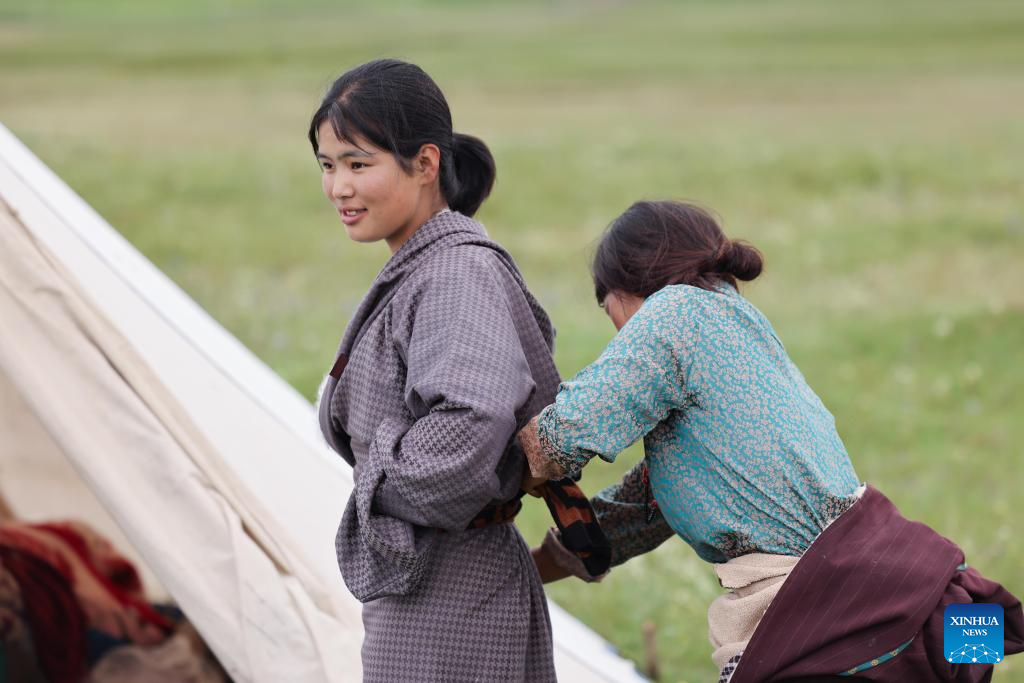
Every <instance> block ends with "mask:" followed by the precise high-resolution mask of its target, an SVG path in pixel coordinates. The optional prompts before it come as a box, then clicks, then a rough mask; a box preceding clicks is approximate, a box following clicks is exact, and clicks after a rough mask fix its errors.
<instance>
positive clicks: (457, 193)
mask: <svg viewBox="0 0 1024 683" xmlns="http://www.w3.org/2000/svg"><path fill="white" fill-rule="evenodd" d="M324 121H330V122H331V126H332V127H333V128H334V134H335V135H337V136H338V139H340V140H346V141H348V142H351V143H353V144H354V143H355V138H356V137H361V138H363V139H365V140H367V141H369V142H370V143H372V144H373V145H374V146H376V147H379V148H381V149H383V150H387V151H388V152H391V154H392V155H394V157H395V159H396V160H397V161H398V163H399V165H400V166H401V167H402V168H403V169H404V170H405V171H406V173H409V172H411V170H412V164H411V163H410V160H411V159H412V158H413V157H414V156H416V154H417V153H418V152H419V151H420V148H421V147H422V146H423V145H425V144H427V143H432V144H435V145H437V147H438V149H440V150H441V162H440V166H441V168H440V183H441V194H442V195H443V196H444V199H445V201H446V202H448V206H449V207H450V208H451V209H452V210H454V211H459V212H460V213H463V214H465V215H467V216H472V215H473V214H474V213H476V210H477V209H478V208H480V205H481V204H482V203H483V201H484V200H485V199H486V198H487V195H489V194H490V193H491V187H493V186H494V176H495V167H494V157H493V156H491V151H490V150H489V149H487V145H485V144H484V143H483V141H482V140H480V139H479V138H475V137H473V136H471V135H463V134H461V133H454V132H453V131H452V114H451V111H450V110H449V109H448V102H447V101H446V100H445V98H444V94H443V93H442V92H441V89H440V88H438V87H437V84H436V83H434V81H433V80H432V79H431V78H430V76H428V75H427V74H426V72H424V71H423V69H421V68H419V67H418V66H416V65H415V64H409V63H408V62H403V61H400V60H397V59H377V60H374V61H372V62H367V63H366V64H361V65H360V66H357V67H355V68H354V69H350V70H349V71H346V72H345V73H344V74H342V75H341V77H339V78H338V80H336V81H334V84H333V85H331V87H330V89H328V91H327V94H326V95H324V99H323V102H321V103H320V107H319V108H318V109H317V110H316V113H315V114H313V120H312V121H311V122H310V124H309V142H310V144H311V145H313V152H314V153H316V152H317V151H319V144H318V141H317V132H318V131H319V130H320V126H321V125H322V124H323V123H324Z"/></svg>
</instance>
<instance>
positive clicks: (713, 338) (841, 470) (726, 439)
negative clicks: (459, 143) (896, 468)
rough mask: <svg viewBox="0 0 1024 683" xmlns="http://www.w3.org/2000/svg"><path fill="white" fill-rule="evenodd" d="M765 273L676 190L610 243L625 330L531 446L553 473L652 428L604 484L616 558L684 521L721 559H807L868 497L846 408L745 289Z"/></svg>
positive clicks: (753, 255)
mask: <svg viewBox="0 0 1024 683" xmlns="http://www.w3.org/2000/svg"><path fill="white" fill-rule="evenodd" d="M760 271H761V256H760V254H759V253H758V252H757V251H756V250H755V249H754V248H753V247H751V246H749V245H747V244H744V243H742V242H734V241H730V240H728V239H727V238H726V237H725V236H724V235H723V234H722V231H721V229H720V228H719V227H718V225H717V224H716V223H715V220H714V219H713V218H712V217H711V216H710V215H708V214H707V213H706V212H704V211H702V210H701V209H699V208H697V207H695V206H691V205H686V204H680V203H674V202H640V203H637V204H635V205H633V206H632V207H630V209H629V210H627V211H626V212H625V213H624V214H623V215H622V216H621V217H619V218H618V219H617V220H616V221H615V222H614V223H613V224H612V225H611V227H610V228H609V229H608V231H607V233H606V234H605V236H604V238H603V240H602V242H601V244H600V246H599V247H598V250H597V254H596V256H595V258H594V265H593V275H594V282H595V289H596V294H597V299H598V302H599V303H600V304H601V306H602V307H603V308H604V309H605V311H606V313H607V314H608V315H609V316H610V317H611V318H612V321H613V323H614V324H615V326H616V328H617V329H618V330H619V333H618V334H617V335H616V336H615V338H614V339H613V340H612V341H611V343H610V344H609V345H608V347H607V348H606V349H605V351H604V353H602V354H601V356H600V358H598V359H597V360H596V361H594V362H593V363H592V364H590V365H589V366H587V367H586V368H584V369H583V370H582V371H580V372H579V374H577V375H576V376H575V377H574V378H573V379H572V380H570V381H567V382H565V383H563V384H562V386H561V387H560V390H559V392H558V397H557V399H556V401H555V403H554V404H553V405H550V406H548V407H547V408H546V409H545V410H544V411H543V412H542V413H541V414H540V415H539V416H538V419H537V421H536V422H535V423H533V428H534V429H535V430H536V431H535V439H536V442H537V443H536V446H537V447H534V448H530V449H528V452H529V453H530V454H531V456H532V460H531V464H532V465H533V466H534V468H535V474H537V475H540V476H543V477H544V478H545V479H546V478H548V477H553V476H558V475H561V474H563V473H566V472H568V473H574V472H578V471H579V470H580V469H581V468H582V467H583V466H584V465H586V464H587V463H588V462H589V461H590V460H591V459H592V458H593V457H595V456H597V457H599V458H601V459H602V460H606V461H608V462H613V461H614V460H615V458H616V456H617V455H618V454H619V452H620V451H622V450H624V449H625V448H626V447H627V446H629V445H630V444H632V443H633V442H634V441H637V440H639V439H640V438H641V437H642V438H643V440H644V451H645V453H646V457H645V458H644V461H643V463H642V464H641V465H640V467H639V468H636V469H635V471H633V472H630V474H629V475H627V477H626V479H625V481H624V482H623V484H620V485H619V486H617V487H612V488H611V489H608V490H605V491H603V492H601V493H600V494H598V496H597V501H598V502H599V503H600V510H599V515H600V521H601V524H602V526H603V527H604V528H605V531H606V533H608V534H609V535H610V540H611V541H612V546H613V558H614V559H613V564H618V563H621V562H622V561H625V560H626V559H628V558H629V557H630V556H632V555H635V554H636V553H637V552H643V551H646V550H649V549H650V548H651V547H652V546H653V545H657V544H658V543H660V542H661V541H664V540H665V538H667V537H668V536H669V535H670V534H671V533H675V534H678V535H679V536H680V537H681V538H682V539H683V540H684V541H686V542H687V543H689V544H690V545H691V546H692V547H693V548H694V550H696V551H697V554H698V555H700V556H701V557H702V558H703V559H705V560H707V561H708V562H716V563H722V562H726V561H728V560H730V559H732V558H734V557H738V556H741V555H745V554H748V553H752V552H760V553H771V554H776V555H791V556H798V555H800V554H801V553H802V552H803V551H804V550H806V549H807V547H808V546H809V545H810V544H811V542H812V541H813V540H814V539H815V537H816V536H817V535H818V534H820V533H821V531H822V530H823V529H824V528H825V526H826V525H827V524H828V523H829V522H831V521H832V520H833V519H835V518H836V517H838V516H839V515H840V514H841V513H842V512H843V511H845V510H846V509H847V508H849V507H850V505H851V504H852V503H853V501H854V500H856V497H855V491H856V490H857V488H858V486H859V485H860V482H859V481H858V479H857V475H856V474H855V473H854V471H853V466H852V465H851V463H850V459H849V457H848V456H847V454H846V449H845V448H844V447H843V443H842V441H841V440H840V438H839V435H838V434H837V433H836V429H835V422H834V420H833V418H832V415H831V414H830V413H829V412H828V410H827V409H826V408H825V406H824V405H822V403H821V400H820V399H819V398H818V397H817V396H816V395H815V393H814V392H813V391H812V390H811V388H810V387H809V386H807V383H806V381H804V377H803V375H801V374H800V371H799V370H798V369H797V368H796V366H795V365H793V363H792V361H790V359H789V356H788V355H787V354H786V350H785V348H784V347H783V345H782V342H781V341H780V340H779V338H778V336H777V335H776V334H775V331H774V330H773V329H772V326H771V324H770V323H769V322H768V320H767V319H766V318H765V317H764V315H762V314H761V312H760V311H758V310H757V309H756V308H755V307H754V306H753V305H752V304H751V303H750V302H749V301H747V300H746V299H744V298H743V297H742V296H741V295H740V294H739V293H738V292H737V290H736V284H737V280H752V279H754V278H755V277H757V276H758V275H759V274H760ZM529 434H530V432H525V433H524V434H523V436H524V437H525V436H528V435H529ZM523 441H524V445H527V443H528V442H529V441H530V439H523ZM645 482H649V486H650V492H649V495H648V494H647V493H646V492H645V491H643V490H642V489H645V488H646V484H645ZM637 484H640V485H639V486H638V485H637ZM638 493H639V494H640V496H639V498H638V496H637V494H638ZM609 516H611V517H612V519H608V517H609ZM649 518H650V519H649ZM659 518H662V519H659Z"/></svg>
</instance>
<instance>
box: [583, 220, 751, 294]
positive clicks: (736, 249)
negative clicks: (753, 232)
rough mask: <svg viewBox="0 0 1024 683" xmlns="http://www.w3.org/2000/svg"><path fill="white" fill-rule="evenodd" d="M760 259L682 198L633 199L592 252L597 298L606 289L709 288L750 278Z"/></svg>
mask: <svg viewBox="0 0 1024 683" xmlns="http://www.w3.org/2000/svg"><path fill="white" fill-rule="evenodd" d="M763 265H764V261H763V259H762V257H761V252H759V251H758V250H757V249H755V248H754V247H752V246H750V245H749V244H746V243H745V242H741V241H738V240H730V239H729V238H728V237H726V236H725V234H724V233H723V232H722V229H721V228H720V227H718V223H717V222H716V221H715V219H714V218H713V217H712V216H711V214H709V213H708V212H707V211H705V210H704V209H701V208H700V207H697V206H694V205H692V204H685V203H683V202H637V203H636V204H633V206H631V207H629V208H628V209H626V211H625V212H624V213H623V214H622V215H621V216H619V217H618V218H616V219H615V220H614V221H612V223H611V225H609V226H608V229H607V230H605V232H604V235H603V236H602V237H601V241H600V243H599V244H598V246H597V251H596V253H595V254H594V261H593V264H592V265H591V269H590V272H591V275H593V277H594V294H595V295H596V296H597V302H598V303H601V302H602V301H604V298H605V296H607V295H608V292H623V293H625V294H633V295H635V296H639V297H642V298H646V297H648V296H650V295H651V294H653V293H654V292H656V291H658V290H659V289H661V288H662V287H665V286H667V285H679V284H683V285H692V286H694V287H700V288H701V289H712V288H714V287H715V286H716V285H719V284H720V283H721V282H727V283H729V284H730V285H732V286H733V287H735V286H736V281H737V280H753V279H754V278H756V277H757V276H758V275H760V274H761V269H762V267H763Z"/></svg>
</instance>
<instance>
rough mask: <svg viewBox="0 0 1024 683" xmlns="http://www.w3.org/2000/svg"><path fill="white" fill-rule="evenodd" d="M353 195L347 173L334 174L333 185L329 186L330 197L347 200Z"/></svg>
mask: <svg viewBox="0 0 1024 683" xmlns="http://www.w3.org/2000/svg"><path fill="white" fill-rule="evenodd" d="M353 193H354V190H353V189H352V182H351V178H350V177H349V175H348V174H347V173H335V174H334V184H333V185H331V196H332V197H334V198H335V199H348V198H349V197H351V196H352V195H353Z"/></svg>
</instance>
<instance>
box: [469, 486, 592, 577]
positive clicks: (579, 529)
mask: <svg viewBox="0 0 1024 683" xmlns="http://www.w3.org/2000/svg"><path fill="white" fill-rule="evenodd" d="M538 491H539V492H540V494H541V497H542V498H544V502H545V503H547V506H548V511H550V512H551V517H552V519H554V520H555V526H557V527H558V532H559V535H560V537H561V538H560V540H561V543H562V545H563V546H565V548H566V549H567V550H569V551H570V552H571V553H572V554H573V555H575V556H576V557H578V558H579V560H580V561H581V562H582V563H583V566H584V567H585V568H586V570H587V573H588V574H590V576H591V577H598V576H601V575H602V574H604V573H605V572H607V571H608V568H609V567H610V566H611V562H612V547H611V544H610V543H609V542H608V538H607V536H605V535H604V531H602V530H601V525H600V524H598V522H597V515H595V514H594V508H593V507H591V505H590V500H588V499H587V496H586V494H584V493H583V491H582V490H581V489H580V487H579V486H577V485H576V482H575V481H573V480H572V479H570V478H569V477H565V478H564V479H557V480H552V481H549V482H546V483H544V484H543V485H541V486H540V487H539V488H538ZM524 494H525V491H520V492H519V495H518V496H516V497H515V498H513V499H512V500H510V501H508V502H507V503H502V504H500V505H488V506H487V507H485V508H484V509H483V510H481V511H480V514H478V515H477V516H476V517H474V518H473V521H472V522H470V523H469V528H471V529H482V528H483V527H486V526H490V525H491V524H502V523H504V522H508V521H511V520H512V519H514V518H515V516H516V515H517V514H519V511H520V510H521V509H522V507H523V503H522V500H521V499H522V497H523V495H524Z"/></svg>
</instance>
